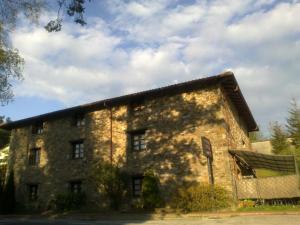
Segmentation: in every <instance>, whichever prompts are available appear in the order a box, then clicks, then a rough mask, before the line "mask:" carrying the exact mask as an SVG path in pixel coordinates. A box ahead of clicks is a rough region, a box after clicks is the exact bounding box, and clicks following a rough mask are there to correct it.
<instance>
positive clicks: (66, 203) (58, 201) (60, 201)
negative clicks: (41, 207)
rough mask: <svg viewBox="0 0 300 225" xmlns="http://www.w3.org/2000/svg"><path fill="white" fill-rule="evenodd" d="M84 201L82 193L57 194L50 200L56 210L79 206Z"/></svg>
mask: <svg viewBox="0 0 300 225" xmlns="http://www.w3.org/2000/svg"><path fill="white" fill-rule="evenodd" d="M85 202H86V195H85V194H84V193H68V194H59V195H57V196H56V197H55V199H54V200H53V202H52V207H53V208H54V210H56V211H69V210H75V209H79V208H81V207H82V206H83V205H84V204H85Z"/></svg>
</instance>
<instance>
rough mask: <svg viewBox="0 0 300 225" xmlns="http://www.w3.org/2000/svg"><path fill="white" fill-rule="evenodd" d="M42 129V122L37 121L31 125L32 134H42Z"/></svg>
mask: <svg viewBox="0 0 300 225" xmlns="http://www.w3.org/2000/svg"><path fill="white" fill-rule="evenodd" d="M43 131H44V122H37V123H36V124H34V125H33V126H32V134H42V133H43Z"/></svg>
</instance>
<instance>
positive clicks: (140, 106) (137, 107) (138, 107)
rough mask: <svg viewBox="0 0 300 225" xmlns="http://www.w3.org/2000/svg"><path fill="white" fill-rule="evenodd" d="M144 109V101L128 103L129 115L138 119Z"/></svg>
mask: <svg viewBox="0 0 300 225" xmlns="http://www.w3.org/2000/svg"><path fill="white" fill-rule="evenodd" d="M145 109H146V105H145V100H144V99H142V100H137V101H135V102H132V103H130V114H131V115H132V116H133V117H138V116H140V115H141V114H143V112H144V111H145Z"/></svg>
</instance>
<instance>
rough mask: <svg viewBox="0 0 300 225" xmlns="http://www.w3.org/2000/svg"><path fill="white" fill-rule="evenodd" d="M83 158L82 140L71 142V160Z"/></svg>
mask: <svg viewBox="0 0 300 225" xmlns="http://www.w3.org/2000/svg"><path fill="white" fill-rule="evenodd" d="M83 157H84V143H83V140H80V141H75V142H72V158H73V159H82V158H83Z"/></svg>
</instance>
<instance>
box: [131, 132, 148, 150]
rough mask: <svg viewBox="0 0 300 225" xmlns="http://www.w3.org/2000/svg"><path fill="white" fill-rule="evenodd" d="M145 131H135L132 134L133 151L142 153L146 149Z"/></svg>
mask: <svg viewBox="0 0 300 225" xmlns="http://www.w3.org/2000/svg"><path fill="white" fill-rule="evenodd" d="M145 133H146V131H145V130H141V131H134V132H132V133H131V144H132V150H134V151H141V150H144V149H146V140H145Z"/></svg>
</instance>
